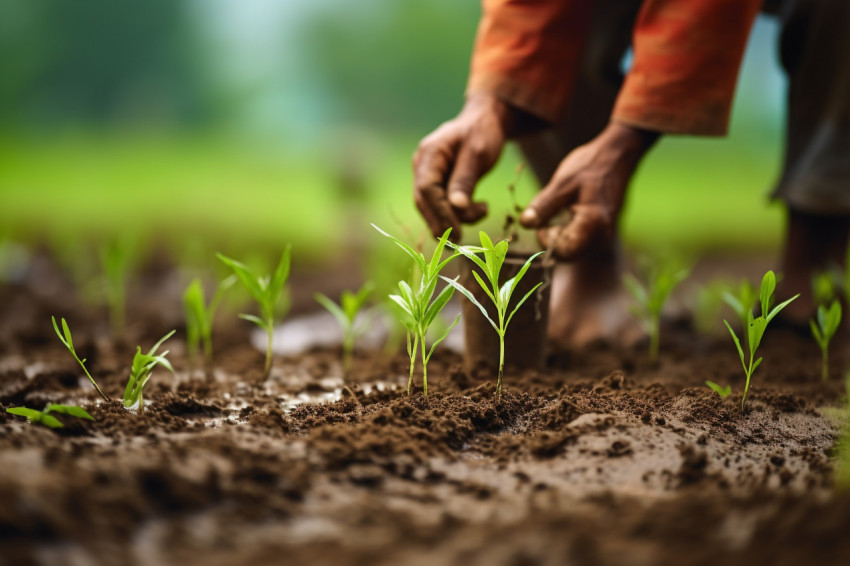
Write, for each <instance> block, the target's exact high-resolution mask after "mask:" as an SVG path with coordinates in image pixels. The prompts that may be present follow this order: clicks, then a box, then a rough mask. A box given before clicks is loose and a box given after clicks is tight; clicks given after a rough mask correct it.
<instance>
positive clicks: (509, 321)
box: [505, 281, 543, 328]
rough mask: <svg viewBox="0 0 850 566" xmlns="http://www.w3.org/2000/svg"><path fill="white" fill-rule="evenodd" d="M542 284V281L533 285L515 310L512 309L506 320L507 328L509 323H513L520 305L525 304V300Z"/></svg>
mask: <svg viewBox="0 0 850 566" xmlns="http://www.w3.org/2000/svg"><path fill="white" fill-rule="evenodd" d="M541 285H543V282H542V281H541V282H540V283H538V284H537V285H535V286H534V287H532V289H531V291H529V292H528V293H526V294H525V296H524V297H523V298H521V299H520V300H519V302H518V303H517V304H516V306H515V307H514V310H512V311H511V314H510V316H508V319H507V320H506V321H505V328H507V327H508V325H509V324H510V323H511V319H512V318H513V317H514V315H515V314H516V311H518V310H519V307H521V306H522V305H523V303H525V301H527V300H528V298H529V297H530V296H531V294H532V293H534V292H535V291H536V290H537V288H538V287H540V286H541Z"/></svg>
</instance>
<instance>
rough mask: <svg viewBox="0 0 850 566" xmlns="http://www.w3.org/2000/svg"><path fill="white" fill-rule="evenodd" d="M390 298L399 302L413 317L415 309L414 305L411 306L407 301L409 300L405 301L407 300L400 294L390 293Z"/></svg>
mask: <svg viewBox="0 0 850 566" xmlns="http://www.w3.org/2000/svg"><path fill="white" fill-rule="evenodd" d="M390 300H391V301H393V302H394V303H395V304H397V305H398V306H399V307H401V309H402V310H403V311H404V312H406V313H407V314H409V315H410V316H411V317H413V309H412V307H411V306H410V305H409V304H408V303H407V301H405V300H404V298H402V297H400V296H398V295H390Z"/></svg>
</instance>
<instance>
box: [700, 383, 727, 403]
mask: <svg viewBox="0 0 850 566" xmlns="http://www.w3.org/2000/svg"><path fill="white" fill-rule="evenodd" d="M705 384H706V385H708V387H709V389H711V390H712V391H714V392H715V393H717V394H718V395H720V397H721V398H723V399H725V398H727V397H728V396H729V395H731V394H732V386H731V385H727V386H726V387H720V386H719V385H717V384H716V383H714V382H713V381H706V382H705Z"/></svg>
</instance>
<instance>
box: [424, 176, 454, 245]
mask: <svg viewBox="0 0 850 566" xmlns="http://www.w3.org/2000/svg"><path fill="white" fill-rule="evenodd" d="M419 195H420V196H421V198H422V206H420V205H419V201H417V203H416V204H417V206H418V207H419V210H420V212H422V215H423V216H424V217H425V221H426V222H427V223H428V226H429V227H430V228H431V233H432V234H434V237H437V238H439V237H440V236H442V235H443V232H445V231H446V230H448V229H449V228H451V229H452V233H451V240H452V241H458V240H459V239H460V233H461V229H460V220H459V219H458V217H457V215H455V213H454V210H453V209H452V205H451V204H449V199H448V198H446V191H445V190H443V188H442V187H440V186H437V185H430V186H427V187H424V188H423V189H422V190H421V191H419Z"/></svg>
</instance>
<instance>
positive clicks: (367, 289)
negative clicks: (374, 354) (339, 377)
mask: <svg viewBox="0 0 850 566" xmlns="http://www.w3.org/2000/svg"><path fill="white" fill-rule="evenodd" d="M374 290H375V285H374V284H373V283H372V282H371V281H367V282H366V283H364V284H363V286H362V287H360V290H359V291H357V293H352V292H351V291H343V292H342V294H341V295H340V297H339V304H336V303H335V302H333V301H332V300H331V299H329V298H328V297H327V296H326V295H323V294H322V293H316V294H315V295H313V297H314V298H315V299H316V302H318V303H319V304H320V305H322V306H323V307H325V308H326V309H327V310H328V312H330V313H331V314H332V315H333V316H334V318H335V319H336V321H337V322H338V323H339V327H340V329H342V367H343V371H344V372H345V375H348V374H349V373H350V372H351V360H352V357H353V355H354V341H355V340H356V339H357V337H358V336H360V335H361V334H363V332H365V330H366V325H365V324H361V325H357V324H355V321H356V320H357V314H358V313H359V312H360V311H361V309H362V308H363V306H364V305H365V304H366V300H367V299H368V298H369V295H371V294H372V291H374Z"/></svg>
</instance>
